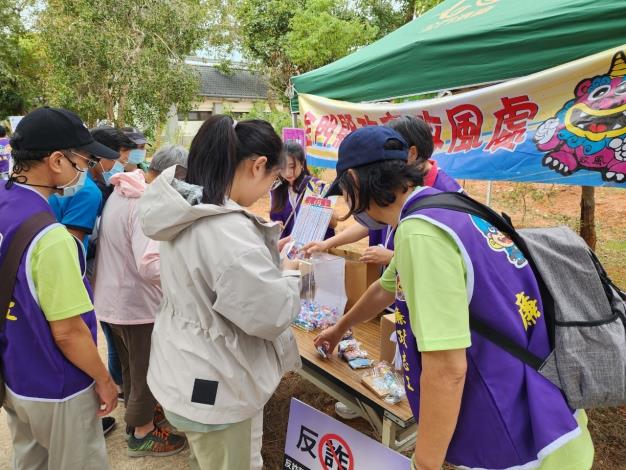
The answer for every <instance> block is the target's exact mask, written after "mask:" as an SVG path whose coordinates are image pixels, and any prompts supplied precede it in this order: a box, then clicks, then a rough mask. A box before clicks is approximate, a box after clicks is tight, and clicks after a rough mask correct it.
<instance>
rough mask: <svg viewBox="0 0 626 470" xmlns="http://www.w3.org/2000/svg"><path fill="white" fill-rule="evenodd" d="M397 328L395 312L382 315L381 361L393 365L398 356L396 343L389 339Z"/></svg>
mask: <svg viewBox="0 0 626 470" xmlns="http://www.w3.org/2000/svg"><path fill="white" fill-rule="evenodd" d="M395 329H396V320H395V314H394V313H388V314H386V315H383V316H382V317H380V357H379V358H378V360H379V361H387V362H388V363H389V364H391V365H392V366H393V359H394V357H395V356H396V343H393V342H391V341H390V340H389V337H390V336H391V333H393V332H394V331H395Z"/></svg>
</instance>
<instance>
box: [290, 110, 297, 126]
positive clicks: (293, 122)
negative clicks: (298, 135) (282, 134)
mask: <svg viewBox="0 0 626 470" xmlns="http://www.w3.org/2000/svg"><path fill="white" fill-rule="evenodd" d="M291 127H298V113H291Z"/></svg>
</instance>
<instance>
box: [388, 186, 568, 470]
mask: <svg viewBox="0 0 626 470" xmlns="http://www.w3.org/2000/svg"><path fill="white" fill-rule="evenodd" d="M439 192H440V191H437V190H435V189H432V188H424V189H422V190H421V191H419V192H417V193H415V194H413V195H412V196H411V197H410V198H409V199H408V200H407V202H406V204H405V210H403V213H402V215H401V223H402V221H403V220H406V219H408V218H420V219H424V220H427V221H429V222H431V223H433V224H434V225H436V226H437V227H440V228H441V229H443V230H444V231H446V232H447V233H449V234H450V235H451V237H452V238H453V239H454V240H455V242H456V244H457V245H458V247H459V250H460V252H461V254H462V255H463V259H464V262H465V265H466V269H467V293H468V299H469V300H470V303H469V310H470V312H471V313H470V314H471V315H475V316H476V317H477V318H478V319H480V320H482V321H483V322H484V323H486V324H488V325H489V326H491V327H492V328H494V329H496V330H498V331H500V332H502V333H504V334H506V335H507V336H508V337H509V338H511V339H513V340H514V341H516V342H517V343H518V344H520V345H524V346H526V347H527V348H528V349H529V350H530V351H532V352H533V353H534V354H535V355H537V356H539V357H546V356H548V354H549V352H550V345H549V340H548V334H547V329H546V324H545V321H544V317H543V306H542V303H541V298H540V294H539V288H538V285H537V281H536V279H535V276H534V274H533V272H532V270H531V268H530V266H529V265H528V262H527V261H526V259H525V258H524V256H523V254H522V253H521V252H520V251H519V249H517V247H516V246H515V245H514V244H513V243H512V242H511V240H510V239H509V238H508V237H507V236H506V235H504V234H502V233H501V232H499V231H498V230H496V229H495V228H494V227H493V226H490V225H489V224H488V223H486V222H485V221H483V220H482V219H479V218H477V217H474V216H470V215H468V214H461V213H459V212H455V211H451V210H445V209H423V210H420V211H417V212H416V213H415V214H408V213H406V207H408V206H409V205H410V204H411V202H413V201H415V200H417V199H420V198H422V197H425V196H427V195H431V194H437V193H439ZM396 256H402V253H401V252H396ZM442 301H445V300H444V299H442ZM396 334H397V337H398V345H399V348H400V353H401V356H402V367H403V373H404V378H405V388H406V391H407V397H408V399H409V403H410V405H411V409H412V410H413V414H414V415H415V416H416V419H417V420H418V421H419V379H420V373H421V356H420V353H419V352H418V350H417V342H416V340H415V336H414V335H413V332H412V330H411V321H410V316H409V310H408V306H407V304H406V301H405V297H404V293H403V291H402V283H401V280H400V278H399V276H398V280H397V288H396ZM467 368H468V369H467V378H466V382H465V389H464V391H463V399H462V402H461V410H460V414H459V420H458V423H457V427H456V430H455V432H454V435H453V437H452V441H451V443H450V446H449V448H448V454H447V457H446V460H447V461H448V462H450V463H451V464H453V465H456V466H466V467H469V468H488V469H504V468H510V467H515V466H520V465H524V464H527V463H529V462H533V461H536V460H537V459H538V455H539V454H540V451H542V450H543V452H541V454H542V456H543V455H544V454H546V453H549V452H550V451H551V450H554V448H558V447H559V444H561V443H565V442H566V441H567V440H569V439H570V438H573V437H575V435H576V432H572V431H575V430H576V429H577V423H576V420H575V419H574V416H573V410H572V409H570V408H569V407H568V405H567V403H566V401H565V398H564V397H563V395H562V393H561V391H560V390H559V389H558V388H557V387H556V386H554V385H553V384H552V383H550V382H549V381H548V380H547V379H545V378H544V377H542V376H541V375H539V373H537V372H536V371H534V370H533V369H531V368H530V367H528V366H526V365H525V364H523V363H522V362H521V361H520V360H518V359H516V358H514V357H513V356H511V355H510V354H509V353H507V352H505V351H503V350H501V349H500V348H498V347H497V346H495V345H494V344H492V343H491V342H489V341H488V340H486V339H484V338H483V337H481V336H480V335H478V334H476V333H474V332H472V346H471V347H470V348H468V349H467ZM568 433H571V434H569V435H568ZM566 435H567V436H566ZM559 439H560V440H559ZM557 441H558V442H557ZM550 444H553V447H552V448H547V447H548V446H549V445H550Z"/></svg>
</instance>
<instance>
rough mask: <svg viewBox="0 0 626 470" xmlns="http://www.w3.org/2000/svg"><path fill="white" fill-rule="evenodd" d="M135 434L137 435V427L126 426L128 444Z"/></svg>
mask: <svg viewBox="0 0 626 470" xmlns="http://www.w3.org/2000/svg"><path fill="white" fill-rule="evenodd" d="M133 434H135V426H129V425H128V424H127V425H126V433H125V436H126V442H128V440H129V439H130V436H132V435H133Z"/></svg>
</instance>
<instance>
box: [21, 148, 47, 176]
mask: <svg viewBox="0 0 626 470" xmlns="http://www.w3.org/2000/svg"><path fill="white" fill-rule="evenodd" d="M51 154H52V152H51V151H50V150H18V149H16V148H11V158H12V159H13V170H12V172H13V173H16V174H17V173H22V172H24V171H28V170H30V169H31V168H32V167H34V166H37V165H38V164H40V163H41V161H42V160H43V159H44V158H46V157H48V156H50V155H51Z"/></svg>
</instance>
